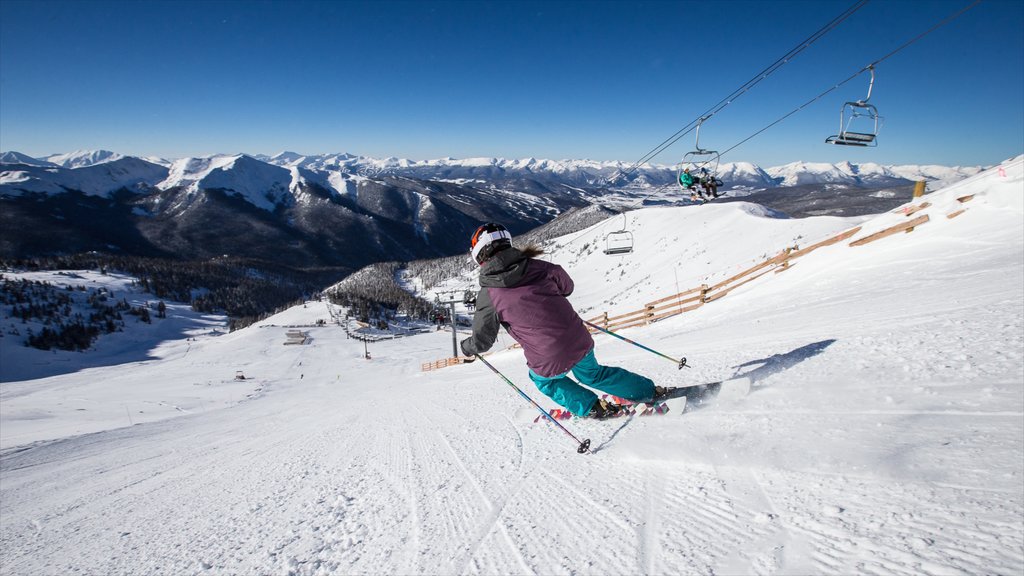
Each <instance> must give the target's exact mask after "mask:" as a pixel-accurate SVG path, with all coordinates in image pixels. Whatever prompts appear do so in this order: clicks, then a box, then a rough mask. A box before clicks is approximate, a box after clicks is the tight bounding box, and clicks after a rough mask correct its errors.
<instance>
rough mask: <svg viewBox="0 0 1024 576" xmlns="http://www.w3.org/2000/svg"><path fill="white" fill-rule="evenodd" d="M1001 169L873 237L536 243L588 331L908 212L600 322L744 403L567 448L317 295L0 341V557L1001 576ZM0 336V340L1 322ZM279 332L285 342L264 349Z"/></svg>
mask: <svg viewBox="0 0 1024 576" xmlns="http://www.w3.org/2000/svg"><path fill="white" fill-rule="evenodd" d="M1022 166H1024V158H1018V159H1016V160H1015V161H1011V162H1005V163H1003V164H1002V165H1001V166H999V167H998V169H993V170H989V171H986V172H984V173H981V174H978V175H976V176H974V177H971V178H968V179H966V180H963V181H961V182H959V183H957V184H955V185H953V186H949V187H947V188H945V189H943V190H938V191H936V192H933V193H932V194H930V195H929V196H928V197H927V198H925V199H924V200H925V201H926V202H927V203H928V206H924V202H917V203H915V205H914V206H911V205H907V206H906V208H907V209H908V210H897V211H895V212H893V211H887V212H885V213H882V214H878V215H873V216H858V217H852V218H836V217H830V216H828V217H813V218H805V219H779V218H773V217H771V216H770V214H769V213H768V212H767V211H765V210H763V209H760V208H759V207H758V206H756V205H754V204H750V203H743V202H737V203H731V204H728V203H722V204H716V203H712V204H709V205H707V206H678V207H659V208H645V209H639V210H635V211H633V212H630V213H629V214H628V218H627V223H628V226H629V229H630V230H632V231H633V232H634V235H635V245H634V252H633V253H632V254H629V255H626V256H616V257H612V256H608V255H605V254H604V253H603V252H602V250H601V248H602V246H603V245H604V242H605V240H606V238H607V235H608V233H609V232H610V231H614V230H618V229H620V227H621V226H622V220H623V218H622V217H621V216H615V217H613V218H610V219H608V220H605V221H604V222H599V223H597V224H594V225H593V226H591V227H589V228H587V229H585V230H581V231H577V232H574V233H572V234H569V235H567V236H564V237H561V238H557V239H554V240H553V241H551V242H550V243H549V244H548V245H547V246H546V247H547V248H548V250H549V252H548V254H547V255H546V256H544V258H545V259H548V260H550V261H552V262H554V263H557V264H559V265H561V266H563V267H564V268H565V269H566V271H567V272H568V273H569V274H570V276H572V278H573V279H574V280H575V283H576V291H574V293H573V294H572V296H571V297H570V302H571V303H572V304H573V306H574V307H575V308H576V309H577V310H579V311H581V312H582V313H583V314H584V316H585V317H592V316H596V315H598V314H600V313H601V312H603V311H608V312H610V313H611V314H612V315H614V314H615V313H619V312H625V311H630V310H636V309H638V308H641V307H643V305H644V304H645V303H646V302H650V301H652V300H653V299H655V298H663V297H665V296H667V295H669V294H675V293H678V292H679V291H681V290H685V289H688V288H691V287H696V286H700V285H701V284H714V283H715V282H717V281H719V280H722V279H724V278H728V277H730V276H732V275H734V274H736V273H737V272H739V271H741V270H744V269H746V268H749V267H750V266H753V265H755V264H757V263H759V262H762V261H763V260H764V258H765V256H766V255H767V256H770V255H773V254H775V253H777V252H778V251H779V250H781V249H782V248H784V247H789V246H792V245H793V244H794V243H796V244H799V245H800V246H802V247H805V248H806V247H808V246H810V245H812V244H813V243H815V242H817V241H819V240H824V239H826V238H830V237H832V236H833V235H834V234H836V233H838V232H840V231H843V230H846V229H849V228H852V227H855V226H861V229H860V231H859V232H858V233H857V234H856V235H855V236H854V237H852V238H851V239H849V240H852V239H864V238H865V237H867V236H868V235H871V234H874V233H877V232H880V231H882V230H885V229H886V228H888V227H890V226H893V225H895V224H899V223H905V222H907V221H908V216H907V214H906V213H907V212H909V209H911V208H913V209H915V210H917V211H916V212H915V213H914V214H913V215H911V216H910V218H919V217H921V216H928V217H929V218H930V219H929V221H928V222H927V223H925V224H921V225H918V226H917V228H916V229H915V230H914V231H913V232H912V233H910V234H905V233H901V234H898V235H895V236H888V237H885V238H882V239H880V240H877V241H875V242H871V243H868V244H865V245H862V246H850V245H849V242H848V241H847V242H840V243H837V244H833V245H829V246H824V247H821V248H819V249H817V250H815V251H813V252H810V253H807V254H806V255H804V256H802V257H801V258H800V259H799V260H798V261H797V263H796V264H795V265H794V266H790V267H788V268H785V269H780V270H779V271H778V273H770V272H769V273H767V274H765V275H763V276H761V277H759V278H757V279H754V280H752V281H750V282H746V283H744V284H742V285H741V286H738V287H737V288H736V289H735V290H733V291H732V292H730V293H729V294H728V296H726V297H724V298H721V299H718V300H714V301H712V302H708V303H707V304H705V305H704V306H702V307H700V308H698V309H696V310H694V311H691V312H687V313H685V314H681V315H678V316H673V317H669V318H665V319H663V320H660V321H658V322H655V323H652V324H649V325H644V326H637V327H634V328H628V329H625V330H624V331H623V335H624V336H626V337H628V338H630V339H631V340H633V341H635V342H638V343H641V344H643V345H645V346H649V347H651V348H652V349H654V350H658V351H659V352H660V353H663V354H666V355H671V356H674V357H678V356H686V357H687V358H688V361H689V365H690V368H687V369H686V370H679V369H677V365H676V363H675V362H669V361H666V360H665V359H664V358H662V357H660V356H657V355H655V354H651V353H649V352H648V351H646V350H643V349H641V348H639V347H636V346H633V345H631V344H629V343H626V342H622V341H620V340H617V339H614V338H611V337H609V336H605V335H596V336H595V345H596V348H595V353H596V355H597V358H598V359H599V360H600V361H601V362H602V364H606V365H610V366H622V367H625V368H627V369H629V370H633V371H635V372H638V373H641V374H644V375H646V376H649V377H651V378H653V379H655V380H656V381H658V382H659V383H664V384H669V385H679V386H688V385H700V384H702V383H707V382H713V381H720V380H727V382H726V385H729V383H730V382H729V381H731V382H733V383H740V382H742V383H746V384H749V388H750V393H749V394H748V395H746V396H742V397H739V398H735V399H733V400H731V401H729V400H725V399H723V398H722V397H721V396H719V397H713V396H708V397H705V398H704V399H703V400H701V401H695V402H693V403H691V404H688V405H687V408H686V410H685V411H683V412H682V413H681V414H679V413H673V412H670V413H669V414H667V415H664V416H650V417H640V416H636V417H633V418H630V419H625V418H624V419H616V420H612V421H605V422H597V421H591V420H578V419H577V420H567V421H564V422H561V424H562V425H563V426H564V427H565V428H566V429H567V430H569V431H570V433H572V434H574V435H576V436H578V437H580V438H588V439H590V440H591V442H592V443H591V453H590V454H586V455H580V454H577V453H576V443H575V442H574V441H573V440H572V439H571V438H569V437H568V436H567V435H566V434H565V433H563V432H562V431H561V430H559V429H558V428H556V427H555V426H553V425H551V424H547V423H545V422H544V421H543V420H542V421H540V422H537V423H535V422H533V419H534V418H537V416H538V414H537V412H536V410H535V409H534V408H533V407H532V406H531V405H530V404H528V403H527V402H526V401H525V400H524V399H523V398H522V397H520V396H519V395H518V394H517V393H516V392H515V391H513V390H511V389H510V387H509V386H507V385H506V383H505V382H504V381H502V380H501V379H500V378H499V377H498V376H496V375H495V374H493V373H492V372H491V371H490V370H489V369H488V368H487V367H486V366H483V365H482V363H481V362H479V361H477V362H474V363H472V364H464V365H459V366H452V367H448V368H444V369H441V370H433V371H428V372H422V371H421V363H423V362H430V361H432V360H436V359H439V358H444V357H446V356H448V355H450V354H451V349H452V336H453V335H452V333H451V332H447V331H434V330H433V329H431V330H429V331H427V332H426V333H424V334H420V335H415V336H404V337H401V338H386V339H382V340H380V341H377V342H373V343H370V344H369V345H367V344H364V343H363V342H362V341H360V340H356V339H352V338H349V336H348V332H349V331H351V330H353V329H357V327H356V325H355V323H354V322H351V323H350V322H348V321H347V319H346V318H345V312H346V310H343V309H340V308H338V307H336V306H333V305H330V304H328V303H327V302H323V301H309V302H306V303H305V304H300V305H298V306H295V307H292V308H290V309H288V310H285V311H283V312H281V313H280V314H278V315H276V316H274V317H271V318H268V319H267V320H265V321H263V322H261V323H260V324H259V325H257V326H253V327H250V328H247V329H244V330H240V331H236V332H233V333H231V334H226V335H220V336H213V335H210V334H209V325H205V326H200V325H197V323H196V321H195V320H194V319H190V318H182V319H180V320H179V319H168V320H166V321H164V322H166V324H164V326H167V327H169V328H172V327H175V325H176V328H177V330H178V334H177V335H173V334H170V335H169V334H167V333H163V334H158V333H156V332H155V331H150V332H143V333H141V337H140V338H139V340H138V341H136V342H134V346H135V347H134V348H130V347H129V348H128V350H129V351H130V352H132V353H126V354H124V355H123V356H122V357H121V358H122V360H123V362H122V363H119V364H118V365H114V366H100V367H96V366H90V365H89V364H88V363H87V362H86V361H84V360H83V358H84V357H86V354H83V353H76V352H66V353H65V352H57V353H54V352H42V351H38V350H33V349H29V348H25V347H24V346H9V345H8V346H7V347H6V348H5V352H6V351H10V352H11V354H14V356H7V355H5V356H4V358H3V362H0V370H6V369H8V367H9V366H11V365H12V363H18V365H19V366H18V367H19V371H18V373H19V374H22V375H24V376H23V377H24V378H26V379H25V380H22V381H16V382H4V384H3V388H2V389H0V393H2V396H0V398H2V402H0V474H2V480H3V481H2V482H0V512H2V513H0V541H2V542H3V546H2V547H0V565H3V566H4V571H5V573H7V572H9V573H12V574H65V573H78V574H145V573H153V572H161V573H169V574H206V573H210V574H271V573H274V574H295V575H316V574H474V575H475V574H494V575H504V574H586V575H594V576H604V575H615V574H768V575H770V574H822V575H847V574H1021V573H1022V572H1024V520H1022V519H1024V459H1022V458H1021V455H1022V454H1024V226H1022V222H1024V194H1022V190H1024V167H1022ZM968 198H969V201H968V200H966V199H968ZM954 214H955V215H956V216H955V217H954V218H950V217H949V216H950V215H954ZM738 231H740V232H742V233H738ZM8 273H10V272H6V271H5V274H8ZM11 274H15V275H26V276H27V275H28V273H22V272H17V273H11ZM83 276H87V278H88V280H89V281H90V282H91V281H92V280H94V279H95V280H97V281H101V282H102V281H104V279H103V278H102V277H101V276H100V275H99V274H98V273H97V274H89V275H86V274H85V273H83ZM30 279H31V277H30ZM471 282H472V279H471V278H467V279H465V281H464V283H463V284H453V285H451V286H450V288H452V289H459V288H462V287H465V286H468V285H470V283H471ZM127 289H128V287H127V286H125V287H124V288H118V294H119V295H120V294H122V293H124V291H126V290H127ZM137 298H138V299H139V300H140V301H142V300H144V299H145V295H141V294H140V295H137ZM209 321H210V319H203V320H202V323H203V324H205V323H206V322H209ZM318 321H326V323H327V325H318V324H317V322H318ZM4 322H5V324H4V326H3V327H4V329H5V337H4V340H5V341H6V340H7V339H8V338H12V337H13V336H8V335H7V334H6V332H7V331H8V330H10V327H9V326H8V325H7V323H14V324H16V322H14V321H13V320H10V319H5V320H4ZM200 328H203V329H200ZM294 330H298V331H299V332H301V333H303V335H305V336H308V338H307V339H306V343H305V344H301V345H285V344H286V343H287V342H288V341H289V340H292V339H291V338H290V337H289V332H290V331H294ZM466 335H467V334H466V333H465V332H463V331H462V329H460V331H459V333H458V334H457V335H456V337H457V338H462V337H465V336H466ZM108 337H109V340H101V341H100V343H99V344H98V345H97V348H98V350H97V353H100V354H108V357H111V358H116V355H115V354H114V353H113V352H114V351H115V348H116V346H118V345H126V346H127V345H129V344H132V342H130V338H131V336H130V335H129V333H114V334H111V335H108V336H104V337H103V338H108ZM5 344H6V343H5ZM511 344H513V341H512V340H511V338H509V337H508V335H507V334H505V333H502V334H501V335H500V336H499V340H498V342H497V345H496V347H495V348H494V350H493V353H492V354H491V355H489V356H487V357H486V359H487V360H488V362H490V363H491V365H493V366H494V368H495V369H496V370H498V371H500V372H501V374H502V375H504V376H505V377H506V378H508V379H509V381H511V382H512V383H514V384H515V385H516V386H518V387H520V388H521V389H522V390H523V393H524V394H527V395H528V396H529V397H530V398H533V399H534V400H536V401H537V402H539V403H540V404H541V406H542V407H544V408H550V407H553V402H552V401H551V400H549V399H547V398H546V397H545V396H544V395H543V394H541V393H540V392H539V391H538V390H537V389H536V387H535V386H533V384H532V383H531V382H530V380H529V378H528V375H527V366H526V363H525V360H524V358H523V354H522V350H520V349H516V348H510V346H511ZM364 346H368V348H364ZM366 352H369V356H367V354H366ZM91 353H92V352H90V354H91ZM140 360H145V361H140ZM55 366H59V367H63V368H64V369H63V370H61V372H62V373H60V374H58V375H54V370H55V368H54V367H55ZM83 368H88V369H83ZM33 371H38V374H39V375H40V376H43V375H45V376H47V377H40V378H31V376H32V372H33ZM236 374H238V375H240V376H244V378H245V379H244V380H242V379H236ZM29 378H31V379H29Z"/></svg>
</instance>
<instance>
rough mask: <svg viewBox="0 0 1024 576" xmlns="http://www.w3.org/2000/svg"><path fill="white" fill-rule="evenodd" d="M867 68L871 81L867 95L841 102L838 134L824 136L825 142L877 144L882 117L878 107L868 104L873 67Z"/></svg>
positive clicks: (873, 83)
mask: <svg viewBox="0 0 1024 576" xmlns="http://www.w3.org/2000/svg"><path fill="white" fill-rule="evenodd" d="M868 70H869V71H870V72H871V81H870V83H869V84H868V95H867V97H866V98H864V99H863V100H857V101H856V102H847V103H845V104H843V107H842V108H840V110H839V134H834V135H832V136H829V137H828V138H826V139H825V143H826V144H837V145H840V146H861V147H875V146H878V140H877V137H878V129H879V123H880V121H881V119H882V117H881V116H879V115H878V109H877V108H875V106H874V105H873V104H868V100H870V99H871V90H872V88H874V86H875V67H874V66H868ZM851 127H852V128H856V130H853V129H851Z"/></svg>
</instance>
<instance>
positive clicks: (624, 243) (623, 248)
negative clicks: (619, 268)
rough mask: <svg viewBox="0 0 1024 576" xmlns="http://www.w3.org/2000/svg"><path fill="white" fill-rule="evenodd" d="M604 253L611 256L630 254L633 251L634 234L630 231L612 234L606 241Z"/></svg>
mask: <svg viewBox="0 0 1024 576" xmlns="http://www.w3.org/2000/svg"><path fill="white" fill-rule="evenodd" d="M604 242H605V247H604V253H605V254H608V255H609V256H614V255H616V254H629V253H630V252H632V251H633V233H632V232H630V231H628V230H619V231H618V232H612V233H611V234H608V236H606V237H605V239H604Z"/></svg>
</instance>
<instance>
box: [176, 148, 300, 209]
mask: <svg viewBox="0 0 1024 576" xmlns="http://www.w3.org/2000/svg"><path fill="white" fill-rule="evenodd" d="M291 183H292V173H291V172H290V171H289V170H287V169H285V168H281V167H279V166H274V165H271V164H267V163H265V162H261V161H259V160H256V159H255V158H252V157H251V156H246V155H244V154H238V155H234V156H208V157H204V158H184V159H182V160H178V161H176V162H174V164H172V165H171V169H170V173H169V174H168V175H167V178H166V179H165V180H163V181H162V182H160V183H159V184H157V187H159V188H161V189H164V190H166V189H169V188H178V187H181V188H185V189H186V190H187V191H189V192H197V191H199V190H203V189H220V190H224V191H225V192H228V193H230V194H234V195H236V196H239V197H240V198H242V199H244V200H246V201H247V202H249V203H250V204H252V205H254V206H256V207H257V208H262V209H264V210H268V211H273V210H274V208H275V207H277V205H278V204H280V203H282V202H285V203H287V202H288V201H289V200H290V198H291V196H290V195H289V194H288V190H289V188H290V187H291Z"/></svg>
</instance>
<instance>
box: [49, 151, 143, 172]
mask: <svg viewBox="0 0 1024 576" xmlns="http://www.w3.org/2000/svg"><path fill="white" fill-rule="evenodd" d="M121 158H124V156H123V155H121V154H118V153H116V152H111V151H109V150H75V151H74V152H66V153H64V154H52V155H50V156H47V157H46V158H43V159H44V160H46V161H47V162H50V163H53V164H56V165H58V166H63V167H65V168H85V167H87V166H95V165H96V164H103V163H104V162H113V161H115V160H120V159H121Z"/></svg>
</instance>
